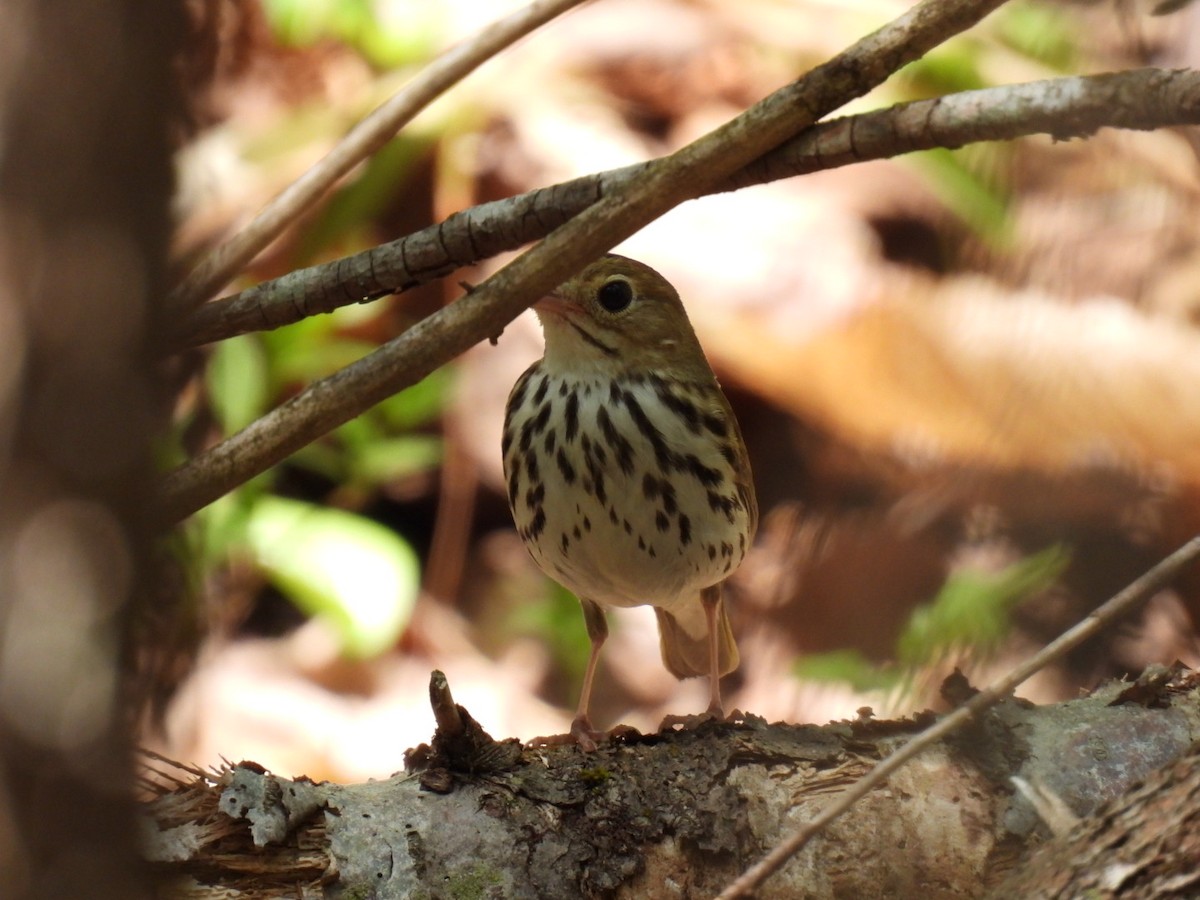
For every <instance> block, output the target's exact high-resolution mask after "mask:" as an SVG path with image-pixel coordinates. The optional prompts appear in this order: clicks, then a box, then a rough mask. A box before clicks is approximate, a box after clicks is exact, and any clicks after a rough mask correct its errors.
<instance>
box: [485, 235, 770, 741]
mask: <svg viewBox="0 0 1200 900" xmlns="http://www.w3.org/2000/svg"><path fill="white" fill-rule="evenodd" d="M534 310H535V311H536V312H537V315H538V318H539V320H540V321H541V324H542V330H543V332H544V333H545V338H546V350H545V354H544V356H543V357H542V359H540V360H539V361H538V362H536V363H534V364H533V365H532V366H531V367H530V368H529V369H528V370H526V372H525V373H524V374H523V375H522V376H521V377H520V379H519V380H518V381H517V383H516V384H515V385H514V386H513V390H512V393H511V394H510V396H509V399H508V406H507V409H506V412H505V421H504V439H503V445H502V452H503V455H504V473H505V477H506V479H507V484H508V500H509V505H510V507H511V508H512V514H513V519H514V520H515V522H516V525H517V530H518V532H519V534H520V536H521V539H522V540H523V541H524V543H525V546H526V547H527V548H528V550H529V552H530V553H531V554H532V556H533V558H534V560H535V561H536V562H537V564H538V566H540V567H541V569H542V571H543V572H545V573H546V574H547V575H548V576H550V577H551V578H554V579H555V580H556V581H558V582H559V583H560V584H562V585H563V586H564V587H566V588H568V589H569V590H571V591H572V592H574V593H575V594H576V596H578V598H579V602H580V603H581V604H582V606H583V616H584V621H585V623H586V626H587V633H588V637H589V638H590V639H591V645H592V649H591V655H590V657H589V658H588V664H587V669H586V671H585V674H584V679H583V688H582V691H581V694H580V698H579V705H578V707H577V709H576V714H575V719H574V722H573V723H572V725H571V737H572V738H574V740H575V741H576V742H578V744H579V745H580V746H581V747H583V748H584V749H592V748H594V747H595V746H596V743H595V742H596V740H597V739H599V738H600V737H602V736H603V732H598V731H596V730H595V729H593V727H592V724H591V720H590V719H589V717H588V706H589V701H590V697H591V691H592V682H593V679H594V677H595V673H596V663H597V661H598V659H599V654H600V648H601V646H602V645H603V643H604V640H605V638H606V637H607V636H608V624H607V621H606V619H605V614H604V610H605V608H606V607H625V606H641V605H646V604H649V605H651V606H653V607H654V611H655V614H656V616H657V619H658V627H659V636H660V643H661V650H662V658H663V663H664V664H665V665H666V667H667V669H668V670H670V672H671V673H672V674H674V675H675V676H676V677H678V678H687V677H690V676H694V675H708V677H709V679H710V682H709V684H710V702H709V708H708V712H709V713H710V714H712V715H716V716H718V717H719V716H722V715H723V711H722V708H721V692H720V677H721V676H722V675H724V674H726V673H728V672H731V671H732V670H733V669H735V668H736V667H737V664H738V651H737V645H736V643H735V642H734V638H733V632H732V630H731V629H730V625H729V618H728V616H727V614H726V611H725V606H724V603H723V601H722V598H721V584H722V582H723V581H724V579H725V578H727V577H728V576H729V574H730V573H731V572H732V571H733V570H734V569H736V568H737V567H738V566H739V565H740V564H741V562H742V560H743V558H745V555H746V551H747V549H748V548H749V546H750V543H751V541H752V540H753V538H754V531H755V528H756V526H757V521H758V506H757V502H756V500H755V496H754V485H753V484H752V482H751V476H750V463H749V460H748V459H747V454H746V447H745V445H744V444H743V442H742V435H741V431H740V430H739V428H738V424H737V420H736V419H735V418H734V416H733V412H732V410H731V409H730V407H729V402H728V401H727V400H726V399H725V395H724V394H723V393H721V388H720V386H719V385H718V384H717V379H716V376H715V375H714V374H713V372H712V369H711V368H710V367H709V365H708V361H707V360H706V359H705V357H704V351H703V350H701V348H700V343H699V341H698V340H697V339H696V335H695V332H694V331H693V330H692V326H691V323H690V322H689V321H688V318H687V314H686V313H685V312H684V308H683V304H682V302H681V301H680V299H679V295H678V293H676V291H675V289H674V288H673V287H672V286H671V284H670V283H669V282H668V281H667V280H666V279H665V278H663V277H662V276H661V275H659V274H658V273H657V272H655V271H654V270H653V269H651V268H650V267H649V266H646V265H643V264H642V263H639V262H636V261H634V260H631V259H626V258H625V257H622V256H616V255H614V254H610V255H607V256H604V257H601V258H600V259H598V260H597V261H596V262H594V263H592V264H591V265H589V266H588V267H587V268H585V269H584V270H583V271H582V272H581V273H580V274H579V275H577V276H576V277H574V278H572V279H571V280H569V281H567V282H566V283H564V284H562V285H561V286H560V287H558V288H557V289H556V290H555V291H553V292H552V293H551V294H549V295H548V296H546V297H544V298H542V299H541V300H539V301H538V302H537V303H535V304H534Z"/></svg>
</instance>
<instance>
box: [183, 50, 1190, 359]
mask: <svg viewBox="0 0 1200 900" xmlns="http://www.w3.org/2000/svg"><path fill="white" fill-rule="evenodd" d="M1194 124H1200V72H1196V71H1193V70H1188V69H1184V70H1174V71H1171V70H1164V69H1137V70H1134V71H1129V72H1116V73H1109V74H1104V75H1091V76H1083V77H1072V78H1055V79H1050V80H1046V81H1035V82H1031V83H1029V84H1021V85H1008V86H1004V87H994V88H987V89H984V90H976V91H965V92H963V93H959V94H952V95H950V96H947V97H940V98H937V99H934V100H920V101H916V102H912V103H904V104H900V105H897V106H893V107H890V108H888V109H884V110H878V111H875V112H870V113H864V114H861V115H855V116H847V117H845V118H840V119H834V120H832V121H829V122H824V123H821V124H819V125H815V126H813V127H812V128H810V129H808V130H807V131H805V132H804V133H803V134H801V135H799V136H798V137H795V138H792V139H791V140H789V141H788V142H786V143H785V144H783V145H782V146H780V147H778V148H776V149H775V150H772V151H770V152H769V153H767V154H766V155H765V156H763V157H761V158H759V159H756V160H754V161H753V162H751V163H750V164H749V165H747V166H746V167H745V168H743V169H741V170H740V171H738V172H735V173H734V174H733V175H732V176H730V177H729V178H728V179H726V180H724V181H722V182H721V183H719V184H715V185H713V186H712V187H711V188H710V189H709V190H708V191H707V193H718V192H721V191H729V190H736V189H739V188H743V187H749V186H751V185H755V184H763V183H766V182H769V181H775V180H778V179H781V178H790V177H792V176H795V175H804V174H808V173H810V172H815V171H819V170H822V169H833V168H837V167H839V166H844V165H849V164H851V163H856V162H865V161H867V160H874V159H885V158H889V157H893V156H899V155H901V154H904V153H912V152H914V151H918V150H928V149H931V148H933V147H946V148H956V147H961V146H963V145H965V144H969V143H973V142H977V141H997V140H1013V139H1015V138H1018V137H1025V136H1027V135H1031V134H1049V135H1052V136H1053V137H1055V138H1058V139H1066V138H1071V137H1081V136H1086V135H1090V134H1092V133H1094V132H1095V131H1097V130H1098V129H1100V128H1103V127H1112V128H1132V129H1153V128H1163V127H1167V126H1172V125H1194ZM647 165H648V164H647V163H638V164H636V165H632V166H626V167H624V168H621V169H614V170H611V171H608V172H601V173H598V174H595V175H588V176H585V177H583V178H577V179H574V180H572V181H568V182H564V183H562V184H558V185H554V186H551V187H546V188H539V189H537V190H533V191H528V192H527V193H524V194H520V195H518V196H516V197H510V198H507V199H504V200H496V201H493V202H491V203H484V204H481V205H479V206H476V207H473V208H472V209H468V210H464V211H462V212H459V213H455V214H454V215H453V216H450V217H449V218H448V219H447V220H446V221H445V222H441V223H439V224H437V225H431V226H429V227H428V228H424V229H422V230H421V231H418V232H416V233H414V234H411V235H408V236H407V237H404V238H400V239H399V240H395V241H391V242H389V243H387V244H382V245H380V246H378V247H373V248H371V249H370V250H366V251H363V252H362V253H358V254H355V255H354V256H350V257H346V258H344V259H339V260H334V261H333V262H328V263H323V264H320V265H316V266H310V267H308V268H305V269H298V270H296V271H294V272H291V273H289V274H287V275H284V276H282V277H280V278H276V279H273V280H272V281H267V282H264V283H262V284H259V285H256V286H254V287H252V288H249V289H247V290H245V291H242V292H241V293H239V294H234V295H232V296H230V297H226V298H223V299H221V300H214V301H212V302H211V303H207V304H204V305H203V306H201V307H199V308H198V309H196V310H195V311H194V312H192V313H191V314H190V315H189V316H188V317H187V318H186V319H185V320H184V321H183V323H182V324H181V326H180V328H179V331H178V332H177V334H176V335H175V338H174V340H173V346H172V348H171V349H180V348H182V347H190V346H197V345H199V344H205V343H210V342H213V341H219V340H223V339H225V338H228V337H233V336H234V335H238V334H244V333H246V332H249V331H262V330H269V329H272V328H279V327H281V326H283V325H289V324H291V323H293V322H298V321H300V320H301V319H303V318H305V317H307V316H311V315H317V314H319V313H328V312H332V311H333V310H335V309H337V308H338V307H341V306H348V305H350V304H354V303H363V302H366V301H369V300H374V299H376V298H378V297H382V296H385V295H387V294H392V293H398V292H401V291H404V290H407V289H409V288H411V287H415V286H416V285H419V284H424V283H426V282H428V281H432V280H433V279H435V278H440V277H442V276H445V275H447V274H449V273H450V272H452V271H454V270H455V269H457V268H460V267H463V266H467V265H471V264H473V263H476V262H479V261H480V260H481V259H487V258H489V257H492V256H495V255H496V254H498V253H502V252H505V251H508V250H514V249H516V248H518V247H521V246H523V245H525V244H527V243H530V242H531V241H535V240H538V239H540V238H543V237H545V236H546V235H547V234H549V233H550V232H551V231H552V230H553V229H554V228H556V227H558V226H559V225H561V224H562V223H564V222H566V221H569V220H570V219H571V218H573V217H574V216H576V215H578V214H579V213H581V212H582V211H583V210H585V209H587V208H588V207H589V206H591V205H592V204H593V203H596V202H597V201H599V200H600V199H602V198H603V197H607V196H612V195H615V194H619V193H620V192H621V191H622V190H623V189H624V188H625V186H626V185H627V184H628V183H629V182H630V181H631V180H632V179H634V178H636V177H637V176H638V175H639V174H640V173H641V172H643V171H645V169H646V167H647Z"/></svg>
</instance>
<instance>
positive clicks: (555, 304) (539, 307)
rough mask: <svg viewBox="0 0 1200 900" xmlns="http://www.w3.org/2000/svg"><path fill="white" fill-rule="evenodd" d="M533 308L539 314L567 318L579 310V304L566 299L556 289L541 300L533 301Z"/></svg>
mask: <svg viewBox="0 0 1200 900" xmlns="http://www.w3.org/2000/svg"><path fill="white" fill-rule="evenodd" d="M533 309H534V312H536V313H537V314H538V315H539V316H543V315H551V316H558V317H559V318H567V317H568V316H570V315H571V313H573V312H578V311H579V305H578V304H577V303H574V302H573V301H571V300H568V299H566V298H565V297H563V296H562V294H559V293H558V292H557V291H551V292H550V293H548V294H547V295H546V296H545V297H543V298H542V299H541V300H538V301H537V302H536V303H534V304H533Z"/></svg>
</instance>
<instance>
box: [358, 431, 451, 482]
mask: <svg viewBox="0 0 1200 900" xmlns="http://www.w3.org/2000/svg"><path fill="white" fill-rule="evenodd" d="M441 459H442V439H441V438H439V437H435V436H433V435H425V434H412V435H405V436H403V437H396V438H382V439H380V440H376V441H371V442H370V443H366V444H363V445H362V446H361V447H359V448H358V449H357V450H355V452H354V454H353V456H352V458H351V460H350V472H351V475H352V477H354V478H355V479H357V480H359V481H363V482H366V483H368V484H379V483H381V482H385V481H392V480H394V479H397V478H403V477H405V476H407V475H414V474H416V473H418V472H424V471H426V470H428V469H432V468H433V467H434V466H436V465H437V464H438V463H439V462H440V461H441Z"/></svg>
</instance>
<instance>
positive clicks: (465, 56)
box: [168, 0, 583, 310]
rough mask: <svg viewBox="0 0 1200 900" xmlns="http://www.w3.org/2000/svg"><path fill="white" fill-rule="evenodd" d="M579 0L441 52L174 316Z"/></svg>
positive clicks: (182, 292)
mask: <svg viewBox="0 0 1200 900" xmlns="http://www.w3.org/2000/svg"><path fill="white" fill-rule="evenodd" d="M582 2H583V0H535V2H533V3H531V4H530V5H529V6H527V7H525V8H524V9H520V10H517V12H515V13H513V14H512V15H510V16H507V17H505V18H503V19H501V20H500V21H498V22H495V23H493V24H492V25H490V26H489V27H488V28H486V29H484V30H483V31H482V32H480V33H479V34H478V35H476V36H475V37H474V38H472V39H471V40H469V41H466V42H464V43H462V44H459V45H458V46H455V47H452V48H450V49H449V50H448V51H446V52H445V53H443V54H442V55H441V56H439V57H438V58H437V59H435V60H434V61H433V62H432V63H430V64H429V65H428V66H426V68H425V69H424V70H422V71H421V73H420V74H419V75H417V77H416V78H414V79H413V80H412V81H411V82H409V83H408V84H406V85H405V86H404V87H403V88H401V89H400V90H399V91H397V92H396V94H394V95H393V96H392V97H391V98H389V99H388V100H387V101H386V102H385V103H384V104H383V105H382V106H380V107H379V108H378V109H376V110H375V111H374V112H372V113H371V114H370V115H368V116H367V117H366V118H365V119H363V120H362V121H361V122H359V123H358V125H356V126H355V127H354V128H353V130H351V132H350V133H349V134H347V135H346V136H345V137H344V138H343V139H342V140H341V141H340V142H339V143H338V145H337V146H336V147H334V148H333V149H332V150H330V151H329V153H327V154H326V155H325V156H324V157H323V158H322V159H321V160H320V161H319V162H317V163H316V164H315V165H314V166H313V167H312V168H311V169H309V170H308V171H307V172H305V173H304V174H303V175H301V176H300V177H299V178H298V179H296V180H295V181H294V182H292V183H291V184H290V185H289V186H288V187H287V188H286V189H285V190H284V191H282V192H281V193H280V194H279V195H278V196H277V197H275V199H273V200H272V201H271V202H269V203H268V204H267V205H266V206H265V207H263V208H262V210H260V211H259V213H258V215H257V216H255V217H254V220H253V221H251V222H250V224H249V225H247V226H246V227H245V228H243V229H242V230H241V231H239V232H238V233H237V234H235V235H234V236H233V237H232V238H230V239H229V240H228V241H226V242H225V243H224V244H221V245H220V246H218V247H216V248H214V249H213V250H212V251H211V252H210V253H209V254H208V255H207V256H206V257H205V258H204V259H203V260H201V261H200V264H199V265H197V266H196V267H195V268H194V269H193V270H192V271H191V272H190V273H189V274H188V276H187V278H186V279H184V281H183V282H182V283H181V284H180V285H179V286H178V287H176V288H175V290H174V291H173V292H172V293H171V296H170V297H169V298H168V306H169V307H170V308H171V309H175V310H190V309H192V308H193V307H195V306H196V305H197V304H199V303H202V302H203V301H204V300H206V299H207V298H208V297H209V296H210V295H212V294H213V293H214V292H215V291H217V290H220V288H221V286H222V285H223V284H225V283H226V282H228V281H229V279H230V278H232V277H233V276H234V275H236V274H237V273H238V272H240V271H241V270H242V269H244V268H245V267H246V265H247V264H248V263H249V262H250V260H252V259H254V257H255V256H257V255H258V254H259V252H260V251H261V250H263V249H264V248H265V247H266V246H267V245H268V244H270V243H271V241H273V240H274V239H275V238H277V237H278V236H279V234H280V233H281V232H282V231H283V229H284V228H285V227H287V224H288V223H289V222H291V221H293V220H294V219H295V218H296V216H297V215H298V214H299V213H300V212H302V211H303V210H305V209H307V208H308V207H310V206H312V204H313V203H315V202H316V201H317V200H318V199H320V198H321V197H322V196H323V195H324V194H325V192H326V191H328V190H329V188H330V187H332V186H333V184H334V183H335V182H336V181H337V180H338V179H339V178H341V177H342V176H343V175H345V174H346V173H347V172H349V171H350V170H351V169H353V168H354V167H355V166H356V165H358V164H359V163H360V162H362V161H363V160H364V159H367V158H369V157H370V156H371V155H372V154H373V153H375V152H376V151H377V150H379V149H380V148H381V147H382V146H383V145H384V144H386V143H387V142H388V141H389V140H391V139H392V137H393V136H394V135H395V134H396V132H397V131H399V130H400V129H401V128H402V127H403V126H404V125H406V124H407V123H408V122H409V121H410V120H411V119H412V118H413V116H415V115H416V114H417V113H418V112H420V111H421V110H422V109H424V108H425V107H426V106H428V105H429V104H430V103H431V102H433V100H434V99H436V98H437V97H438V96H439V95H441V94H443V93H445V92H446V91H447V90H449V89H450V88H451V87H453V86H454V85H455V84H457V83H458V82H459V81H461V80H462V79H463V78H465V77H466V76H467V75H469V74H471V72H473V71H475V69H477V68H479V66H481V65H483V64H484V63H485V62H487V61H488V60H489V59H491V58H492V57H493V56H495V55H496V54H497V53H499V52H500V51H501V50H504V49H505V48H506V47H508V46H510V45H511V44H514V43H516V42H517V41H518V40H520V39H521V38H522V37H524V36H525V35H527V34H529V32H531V31H533V30H534V29H536V28H538V27H539V26H541V25H544V24H545V23H546V22H548V21H550V20H551V19H553V18H555V17H556V16H558V15H561V14H562V13H564V12H566V11H567V10H568V9H570V8H571V7H573V6H578V5H579V4H580V3H582Z"/></svg>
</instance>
